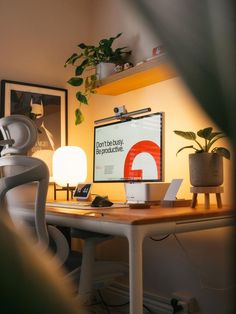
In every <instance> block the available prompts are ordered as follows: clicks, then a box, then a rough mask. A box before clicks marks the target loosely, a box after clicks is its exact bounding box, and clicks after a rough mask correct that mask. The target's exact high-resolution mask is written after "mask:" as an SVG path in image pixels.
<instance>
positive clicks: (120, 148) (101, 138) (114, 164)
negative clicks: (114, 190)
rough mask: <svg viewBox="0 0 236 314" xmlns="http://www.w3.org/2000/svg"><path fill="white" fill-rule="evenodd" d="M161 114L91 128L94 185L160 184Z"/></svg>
mask: <svg viewBox="0 0 236 314" xmlns="http://www.w3.org/2000/svg"><path fill="white" fill-rule="evenodd" d="M162 120H163V113H154V114H149V115H145V116H140V117H137V118H131V119H130V120H126V121H119V122H115V123H111V124H105V125H100V126H96V127H95V128H94V163H93V181H94V182H136V181H141V182H147V181H148V182H149V181H150V182H152V181H155V182H157V181H162V180H163V178H162V125H163V121H162Z"/></svg>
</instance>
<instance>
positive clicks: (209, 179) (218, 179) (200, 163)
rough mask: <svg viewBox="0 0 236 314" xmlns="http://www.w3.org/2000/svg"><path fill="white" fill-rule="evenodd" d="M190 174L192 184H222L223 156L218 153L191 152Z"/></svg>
mask: <svg viewBox="0 0 236 314" xmlns="http://www.w3.org/2000/svg"><path fill="white" fill-rule="evenodd" d="M189 174H190V183H191V185H192V186H201V187H204V186H220V185H221V184H222V183H223V157H222V156H221V155H219V154H217V153H205V152H204V153H195V154H190V155H189Z"/></svg>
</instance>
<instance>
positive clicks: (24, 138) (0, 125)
mask: <svg viewBox="0 0 236 314" xmlns="http://www.w3.org/2000/svg"><path fill="white" fill-rule="evenodd" d="M0 131H1V133H2V135H3V139H4V140H14V142H13V143H11V144H10V145H9V144H6V145H5V146H4V147H3V149H2V151H1V156H6V155H8V154H11V155H25V154H27V152H28V151H29V150H30V149H31V148H32V147H33V146H34V145H35V143H36V141H37V134H38V131H37V127H36V125H35V123H34V122H33V121H32V120H31V119H30V118H28V117H26V116H24V115H18V114H17V115H12V116H8V117H4V118H1V119H0Z"/></svg>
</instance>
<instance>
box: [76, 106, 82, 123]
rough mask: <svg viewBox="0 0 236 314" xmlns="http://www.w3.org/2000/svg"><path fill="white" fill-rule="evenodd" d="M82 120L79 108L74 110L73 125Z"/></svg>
mask: <svg viewBox="0 0 236 314" xmlns="http://www.w3.org/2000/svg"><path fill="white" fill-rule="evenodd" d="M83 121H84V116H83V114H82V112H81V110H80V109H79V108H77V109H76V110H75V125H78V124H80V123H82V122H83Z"/></svg>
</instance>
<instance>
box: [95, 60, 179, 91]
mask: <svg viewBox="0 0 236 314" xmlns="http://www.w3.org/2000/svg"><path fill="white" fill-rule="evenodd" d="M175 76H177V74H176V72H175V71H174V69H173V68H172V67H171V66H170V65H169V62H168V58H167V57H166V55H162V56H159V57H156V58H154V59H151V60H149V61H145V62H143V63H142V64H140V65H137V66H135V67H132V68H129V69H127V70H124V71H122V72H119V73H115V74H112V75H110V76H108V77H106V78H104V79H102V80H100V81H98V87H97V89H96V90H97V93H98V94H102V95H119V94H123V93H126V92H129V91H131V90H135V89H137V88H141V87H145V86H148V85H151V84H154V83H158V82H161V81H165V80H168V79H170V78H173V77H175Z"/></svg>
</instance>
